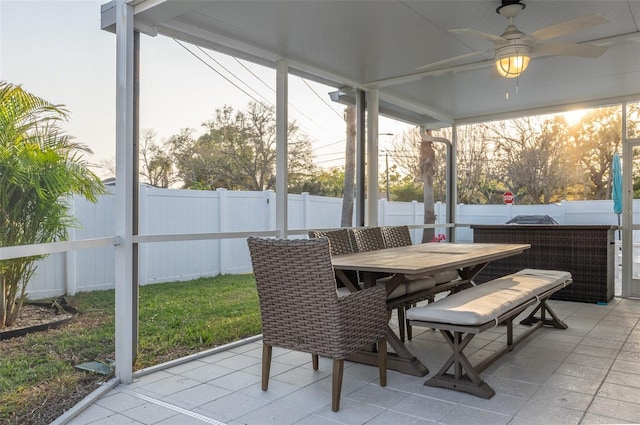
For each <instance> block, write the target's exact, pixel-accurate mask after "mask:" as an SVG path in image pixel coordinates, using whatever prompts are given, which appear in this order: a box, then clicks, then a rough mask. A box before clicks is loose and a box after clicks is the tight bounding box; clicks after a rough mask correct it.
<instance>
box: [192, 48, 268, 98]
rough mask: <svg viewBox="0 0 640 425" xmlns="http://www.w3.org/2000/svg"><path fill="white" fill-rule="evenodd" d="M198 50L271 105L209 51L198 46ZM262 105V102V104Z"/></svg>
mask: <svg viewBox="0 0 640 425" xmlns="http://www.w3.org/2000/svg"><path fill="white" fill-rule="evenodd" d="M196 47H197V48H198V50H200V51H201V52H202V53H204V54H205V55H206V56H207V57H208V58H209V59H211V60H212V61H214V62H215V63H216V64H217V65H218V66H219V67H221V68H222V69H224V70H225V71H227V72H228V73H229V74H231V75H232V76H233V77H234V78H235V79H236V80H238V81H240V82H242V84H244V85H245V86H246V87H247V88H248V89H249V90H251V91H252V92H254V93H255V94H257V95H258V96H260V97H261V98H262V99H263V100H264V101H265V102H266V104H268V105H271V101H269V99H267V98H266V97H264V96H263V95H261V94H260V93H258V91H257V90H256V89H254V88H253V87H251V86H250V85H249V84H247V83H245V82H244V81H242V80H241V79H240V78H238V77H236V76H235V75H234V74H233V72H231V71H229V69H228V68H226V67H225V66H224V65H223V64H221V63H220V62H219V61H218V60H216V59H215V58H214V57H212V56H211V55H210V54H209V53H207V51H205V50H204V49H203V48H202V47H200V46H196ZM227 81H228V80H227ZM261 103H262V102H261Z"/></svg>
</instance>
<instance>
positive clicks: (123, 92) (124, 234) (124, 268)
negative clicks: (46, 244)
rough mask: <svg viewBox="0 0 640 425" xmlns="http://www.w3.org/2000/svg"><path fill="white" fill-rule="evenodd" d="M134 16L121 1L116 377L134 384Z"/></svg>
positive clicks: (118, 10) (118, 34) (118, 14)
mask: <svg viewBox="0 0 640 425" xmlns="http://www.w3.org/2000/svg"><path fill="white" fill-rule="evenodd" d="M133 21H134V14H133V6H131V5H130V4H127V3H126V1H125V0H120V1H119V2H118V4H117V7H116V208H115V211H116V213H115V215H116V216H115V223H116V235H117V236H118V238H119V240H120V243H119V244H118V245H117V246H116V248H115V287H116V295H115V298H116V300H115V304H116V319H115V321H116V341H115V342H116V355H115V357H116V359H115V362H116V377H117V378H118V379H120V382H122V383H123V384H130V383H131V382H132V380H133V328H132V323H133V320H134V317H133V295H134V291H133V184H132V182H133V180H134V179H133V127H134V119H135V115H134V104H133V100H134V73H133V70H134V30H133V28H134V26H133Z"/></svg>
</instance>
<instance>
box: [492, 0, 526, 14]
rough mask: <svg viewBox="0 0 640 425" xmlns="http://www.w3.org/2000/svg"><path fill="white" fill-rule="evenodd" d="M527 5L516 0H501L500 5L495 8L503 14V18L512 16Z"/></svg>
mask: <svg viewBox="0 0 640 425" xmlns="http://www.w3.org/2000/svg"><path fill="white" fill-rule="evenodd" d="M525 7H527V5H526V4H524V3H521V2H519V1H517V0H514V1H509V0H502V6H500V7H498V8H497V9H496V13H498V14H500V15H502V16H504V17H505V18H514V17H515V16H516V15H517V14H518V12H520V11H521V10H523V9H524V8H525Z"/></svg>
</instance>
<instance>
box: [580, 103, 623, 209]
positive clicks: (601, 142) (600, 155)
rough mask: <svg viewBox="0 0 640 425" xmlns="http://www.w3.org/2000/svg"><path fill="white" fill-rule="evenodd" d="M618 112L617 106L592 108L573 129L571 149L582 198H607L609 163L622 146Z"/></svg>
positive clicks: (620, 120)
mask: <svg viewBox="0 0 640 425" xmlns="http://www.w3.org/2000/svg"><path fill="white" fill-rule="evenodd" d="M621 112H622V111H621V109H620V107H617V106H616V107H608V108H598V109H592V110H590V111H589V112H588V113H586V114H585V115H584V116H583V117H582V119H581V120H580V123H579V124H578V125H577V126H576V128H575V129H574V130H573V134H572V136H573V137H572V141H573V150H574V155H575V156H576V157H577V161H578V164H579V166H580V168H581V169H582V171H583V175H582V179H583V181H582V184H583V187H584V198H585V199H610V196H611V161H612V160H613V154H614V153H615V152H620V150H621V146H622V113H621ZM632 128H635V126H632Z"/></svg>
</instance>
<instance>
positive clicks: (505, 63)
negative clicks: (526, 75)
mask: <svg viewBox="0 0 640 425" xmlns="http://www.w3.org/2000/svg"><path fill="white" fill-rule="evenodd" d="M530 60H531V58H530V57H529V56H524V55H517V56H507V57H503V58H501V59H496V70H497V71H498V74H499V75H500V76H501V77H504V78H516V77H518V76H519V75H520V74H522V73H523V72H524V70H525V69H527V67H528V66H529V61H530Z"/></svg>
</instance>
